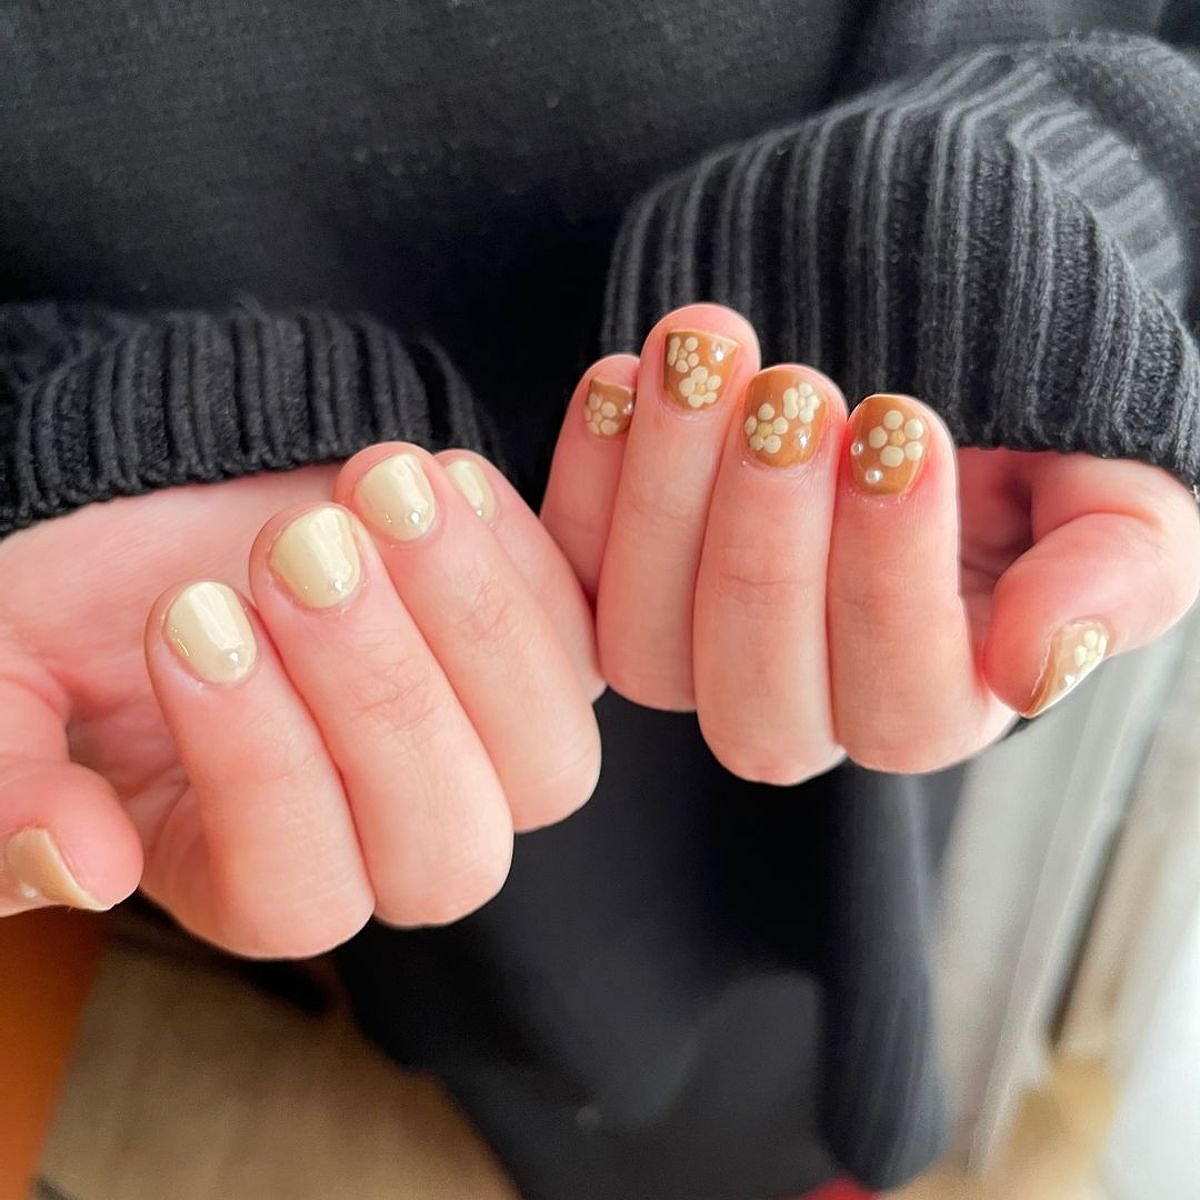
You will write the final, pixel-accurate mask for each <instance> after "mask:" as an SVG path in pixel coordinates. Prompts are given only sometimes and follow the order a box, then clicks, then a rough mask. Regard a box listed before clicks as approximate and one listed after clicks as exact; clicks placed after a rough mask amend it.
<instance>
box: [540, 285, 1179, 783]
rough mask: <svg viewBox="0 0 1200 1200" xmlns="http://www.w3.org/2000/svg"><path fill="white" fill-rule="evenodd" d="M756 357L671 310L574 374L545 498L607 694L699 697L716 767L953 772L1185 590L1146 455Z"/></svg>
mask: <svg viewBox="0 0 1200 1200" xmlns="http://www.w3.org/2000/svg"><path fill="white" fill-rule="evenodd" d="M760 367H761V364H760V361H759V349H758V343H757V339H756V337H755V333H754V330H753V329H752V328H751V327H750V326H749V324H748V323H747V322H746V321H745V320H743V319H742V318H741V317H740V316H738V315H737V314H736V313H733V312H731V311H729V310H728V309H725V308H721V307H719V306H716V305H711V304H696V305H690V306H688V307H686V308H684V309H680V310H678V311H676V312H673V313H670V314H669V315H668V316H666V317H664V318H663V319H662V320H661V321H660V322H659V323H658V324H657V325H656V326H655V328H654V329H653V330H652V331H651V333H650V334H649V336H648V337H647V339H646V342H645V345H644V346H643V347H642V350H641V354H640V356H638V357H635V356H633V355H628V354H619V355H613V356H610V357H608V358H605V359H603V360H601V361H600V362H598V363H596V364H594V366H592V367H591V368H590V369H589V370H588V371H587V372H586V373H585V374H584V377H583V379H582V380H581V381H580V383H579V386H578V388H577V389H576V391H575V394H574V395H573V397H572V398H571V401H570V405H569V408H568V411H567V414H566V419H565V421H564V423H563V427H562V431H561V434H560V437H559V442H558V446H557V449H556V452H555V457H554V462H553V466H552V469H551V476H550V481H549V485H548V488H547V492H546V497H545V501H544V505H543V509H542V519H543V521H544V523H545V524H546V526H547V528H548V529H549V530H550V532H551V533H552V534H553V535H554V537H555V539H556V541H557V542H558V543H559V545H560V546H561V547H562V549H563V551H564V553H565V554H566V555H567V557H568V558H569V559H570V561H571V563H572V564H573V566H574V567H575V570H576V572H577V574H578V575H579V578H580V580H581V581H582V582H583V585H584V587H585V589H586V590H587V592H588V594H589V595H590V596H591V598H592V599H593V602H594V605H595V610H596V627H597V639H598V644H599V652H600V661H601V667H602V671H603V674H604V676H605V678H606V680H607V681H608V683H609V684H610V685H611V686H612V687H613V688H614V689H615V690H616V691H618V692H620V693H621V694H623V695H624V696H626V697H628V698H629V699H631V700H634V701H635V702H637V703H640V704H644V705H648V706H650V707H653V708H662V709H674V710H685V711H690V710H693V709H694V710H696V711H697V713H698V716H699V720H700V725H701V728H702V730H703V733H704V736H705V738H706V740H707V741H708V744H709V746H710V748H711V749H712V751H713V753H714V754H715V755H716V757H717V758H718V759H719V760H720V761H721V762H722V763H723V764H724V765H725V766H726V767H727V768H728V769H729V770H730V771H732V772H734V773H735V774H737V775H740V776H742V777H743V778H746V779H752V780H760V781H764V782H769V783H776V784H788V783H795V782H799V781H801V780H804V779H807V778H810V777H812V776H814V775H817V774H819V773H821V772H823V771H825V770H827V769H828V768H829V767H831V766H832V765H834V764H835V763H837V762H838V761H839V760H840V759H841V758H842V757H844V756H846V755H848V756H849V757H850V758H852V759H853V760H855V761H856V762H858V763H860V764H862V765H864V766H868V767H873V768H877V769H880V770H887V771H896V772H922V771H929V770H933V769H936V768H939V767H944V766H948V765H950V764H952V763H955V762H959V761H961V760H963V759H965V758H967V757H969V756H970V755H972V754H974V753H976V752H977V751H979V750H981V749H982V748H984V747H985V746H987V745H988V744H989V743H991V742H992V741H994V740H995V739H996V738H997V737H998V736H999V735H1000V734H1001V733H1002V732H1003V731H1004V729H1005V728H1006V727H1007V726H1008V725H1009V724H1010V722H1011V721H1012V720H1013V717H1014V713H1024V714H1027V715H1035V714H1037V713H1040V712H1043V711H1044V710H1045V709H1046V708H1048V707H1049V706H1050V705H1052V704H1054V703H1055V702H1056V701H1058V700H1059V699H1061V698H1062V697H1063V696H1065V695H1066V694H1067V693H1068V692H1069V691H1070V690H1071V689H1072V688H1073V687H1074V686H1075V685H1076V684H1078V683H1079V682H1080V681H1081V680H1082V679H1083V678H1084V677H1085V676H1086V675H1087V674H1089V673H1090V672H1091V671H1092V670H1094V669H1095V668H1096V667H1097V666H1098V665H1099V664H1100V662H1101V661H1102V660H1103V659H1104V658H1105V657H1106V656H1107V655H1111V654H1112V653H1113V652H1116V651H1122V650H1127V649H1132V648H1134V647H1136V646H1140V645H1144V644H1145V643H1146V642H1148V641H1150V640H1152V639H1153V638H1155V637H1157V636H1158V635H1159V634H1161V633H1162V632H1163V631H1164V630H1166V629H1167V628H1169V627H1170V626H1171V625H1172V624H1173V623H1174V622H1175V621H1177V620H1178V619H1179V617H1180V616H1181V615H1182V614H1183V613H1184V612H1185V611H1186V610H1187V609H1188V607H1189V606H1190V605H1191V604H1192V602H1193V600H1194V598H1195V596H1196V593H1197V588H1198V586H1200V536H1198V533H1200V523H1198V521H1197V509H1196V504H1195V501H1194V500H1193V498H1192V496H1191V494H1190V493H1189V492H1188V491H1187V489H1186V488H1184V487H1183V485H1182V484H1180V483H1179V482H1178V481H1176V480H1175V479H1173V478H1172V477H1171V476H1169V475H1168V474H1166V473H1165V472H1163V471H1161V470H1159V469H1158V468H1155V467H1150V466H1147V465H1144V464H1142V463H1138V462H1126V461H1113V460H1100V459H1096V458H1092V457H1089V456H1087V455H1083V454H1074V455H1061V454H1054V453H1020V452H1014V451H1007V450H994V451H982V450H973V449H962V450H956V448H955V446H954V445H953V443H952V441H951V439H950V436H949V434H948V432H947V430H946V428H945V426H944V425H943V424H942V422H941V421H940V420H939V419H938V417H937V415H936V414H935V413H934V412H933V411H932V410H931V409H930V408H928V407H927V406H926V405H924V404H922V403H921V402H920V401H919V400H916V399H914V398H912V397H909V396H902V395H892V394H881V395H876V396H871V397H868V398H867V399H865V400H863V401H862V403H860V404H859V405H858V406H857V407H856V408H855V409H854V411H853V412H852V413H850V414H849V415H848V414H847V406H846V402H845V400H844V399H843V397H842V394H841V392H840V391H839V390H838V388H837V386H836V385H835V384H834V383H833V381H831V380H830V379H828V378H826V377H825V376H824V375H822V374H821V373H819V372H817V371H814V370H812V369H811V368H808V367H805V366H801V365H798V364H779V365H774V366H770V367H768V368H766V369H760ZM609 409H611V410H612V412H611V414H609V421H610V424H609V425H607V426H605V425H604V424H602V423H600V421H598V420H597V418H596V415H595V414H596V413H599V414H600V416H601V417H604V416H605V414H607V413H609ZM617 412H620V413H623V414H627V415H624V416H623V417H622V418H621V419H620V420H618V419H616V416H615V414H616V413H617Z"/></svg>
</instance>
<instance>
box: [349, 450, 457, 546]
mask: <svg viewBox="0 0 1200 1200" xmlns="http://www.w3.org/2000/svg"><path fill="white" fill-rule="evenodd" d="M356 495H357V497H358V503H359V507H360V510H361V512H362V514H363V516H364V517H366V519H367V521H368V522H369V523H370V524H371V525H372V526H373V527H374V528H375V529H377V530H378V531H379V532H380V533H383V534H386V535H387V536H388V537H390V538H395V539H397V540H399V541H402V542H409V541H412V540H413V539H414V538H419V537H421V536H422V534H425V533H427V532H428V531H429V528H430V527H431V526H432V525H433V519H434V517H435V516H436V514H437V505H436V504H435V503H434V499H433V489H432V488H431V487H430V486H429V480H428V479H426V478H425V471H424V470H423V469H422V467H421V460H420V459H419V458H418V457H417V456H416V455H415V454H394V455H392V457H391V458H385V459H384V460H383V462H381V463H376V464H375V466H373V467H372V468H371V469H370V470H369V471H368V472H367V473H366V474H365V475H364V476H363V477H362V479H361V480H360V481H359V485H358V491H357V493H356Z"/></svg>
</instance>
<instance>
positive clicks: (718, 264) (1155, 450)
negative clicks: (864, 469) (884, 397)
mask: <svg viewBox="0 0 1200 1200" xmlns="http://www.w3.org/2000/svg"><path fill="white" fill-rule="evenodd" d="M1198 131H1200V66H1198V64H1197V61H1196V57H1195V55H1191V54H1188V53H1185V52H1183V51H1180V50H1176V49H1173V48H1171V47H1168V46H1166V45H1164V44H1163V43H1161V42H1159V41H1155V40H1153V39H1149V38H1135V37H1118V36H1115V35H1109V34H1106V35H1104V36H1102V37H1094V38H1089V39H1086V40H1062V41H1055V42H1041V43H1037V44H1013V45H1005V46H991V47H985V48H982V49H976V50H973V51H971V52H968V53H964V54H960V55H958V56H956V57H954V58H952V59H950V60H948V61H945V62H944V63H942V64H941V65H939V66H938V67H936V68H935V69H930V70H927V71H924V72H922V74H921V75H920V76H919V77H916V76H909V77H906V78H903V79H899V80H894V81H891V82H888V83H886V84H883V85H881V86H878V87H874V88H872V89H870V90H867V91H864V92H862V93H861V94H858V95H855V96H853V97H852V98H849V99H846V100H844V101H842V102H840V103H838V104H837V105H835V106H834V107H831V108H828V109H826V110H825V111H823V112H820V113H818V114H815V115H812V116H810V117H808V118H806V119H804V120H801V121H799V122H798V123H797V124H795V125H793V126H791V127H789V128H784V129H779V130H776V131H773V132H770V133H768V134H765V135H763V136H761V137H758V138H756V139H754V140H752V141H750V142H747V143H745V144H742V145H735V146H730V147H727V148H725V149H722V150H720V151H718V152H716V153H714V154H713V155H711V156H710V157H708V158H707V159H705V160H704V161H703V162H701V163H699V164H696V165H694V166H692V167H690V168H689V169H687V170H685V171H684V172H683V173H681V174H679V175H678V176H676V177H674V178H671V179H669V180H667V181H666V182H665V183H663V184H662V185H661V186H660V187H658V188H657V189H655V190H654V191H652V192H650V193H648V194H646V195H645V196H643V197H642V198H641V199H640V200H639V201H637V202H636V203H635V204H634V205H633V206H632V208H631V209H630V210H629V211H628V213H627V214H626V217H625V220H624V222H623V225H622V229H621V232H620V235H619V237H618V241H617V244H616V247H615V250H614V258H613V262H612V266H611V271H610V277H609V286H608V295H607V300H606V317H605V325H604V332H603V341H604V342H605V349H609V350H615V349H618V348H621V349H624V348H628V347H630V346H633V345H636V344H637V342H638V341H639V338H640V335H641V334H643V333H644V332H645V330H646V329H647V328H648V327H649V325H650V324H651V323H652V321H653V320H654V319H655V318H656V317H657V316H659V315H661V314H662V313H663V312H664V311H666V310H667V309H669V308H671V307H673V306H675V305H677V304H680V303H684V302H687V301H691V300H696V299H715V300H718V301H721V302H724V303H727V304H729V305H731V306H732V307H734V308H736V309H738V310H740V311H741V312H743V313H744V314H745V315H746V316H748V317H749V318H750V319H751V320H752V321H753V323H754V324H755V326H756V328H757V329H758V330H759V334H760V337H761V339H762V342H763V352H764V358H765V360H766V361H772V360H791V359H798V360H800V361H804V362H808V363H811V364H813V365H814V366H816V367H819V368H820V369H821V370H823V371H825V372H827V373H828V374H829V375H830V376H831V377H833V378H834V379H836V380H838V381H839V382H840V383H841V384H842V385H843V386H844V387H845V389H846V392H847V396H848V397H849V398H850V399H851V401H852V402H853V400H854V399H855V398H857V397H860V396H862V395H865V394H867V393H869V392H872V391H884V390H887V391H893V390H899V391H909V392H911V393H913V394H915V395H918V396H920V397H922V398H923V399H924V400H926V401H928V402H929V403H930V404H932V405H933V406H934V407H935V408H936V409H937V410H938V411H939V412H940V413H941V414H942V416H943V417H944V418H945V419H946V421H947V423H948V424H949V426H950V429H951V432H952V433H953V435H954V436H955V438H956V440H957V441H958V442H959V444H960V445H971V446H987V447H992V446H1006V447H1009V448H1012V449H1022V450H1060V451H1086V452H1088V453H1091V454H1096V455H1106V456H1119V457H1127V458H1137V459H1142V460H1144V461H1146V462H1150V463H1155V464H1158V465H1160V466H1163V467H1165V468H1167V469H1168V470H1170V471H1172V472H1174V473H1175V474H1176V475H1177V476H1178V477H1179V478H1180V479H1182V480H1183V481H1184V482H1186V483H1187V484H1188V485H1190V486H1193V487H1194V486H1195V485H1196V484H1197V482H1198V481H1200V353H1198V348H1197V340H1196V330H1197V326H1198V325H1200V293H1198V289H1197V275H1198V273H1200V261H1198V259H1200V155H1197V153H1196V137H1197V133H1198Z"/></svg>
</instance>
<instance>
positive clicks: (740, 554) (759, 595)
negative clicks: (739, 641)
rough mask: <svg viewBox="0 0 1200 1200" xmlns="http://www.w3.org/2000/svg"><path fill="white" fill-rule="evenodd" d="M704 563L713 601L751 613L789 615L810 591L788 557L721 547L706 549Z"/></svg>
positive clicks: (731, 546)
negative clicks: (725, 602) (728, 604)
mask: <svg viewBox="0 0 1200 1200" xmlns="http://www.w3.org/2000/svg"><path fill="white" fill-rule="evenodd" d="M705 560H706V565H707V566H708V572H707V573H708V575H709V578H710V580H711V583H712V587H713V589H714V591H715V594H716V596H717V598H718V599H721V600H730V601H732V602H734V603H736V604H738V605H740V606H741V607H743V608H746V609H747V610H750V611H751V612H760V613H768V614H769V613H775V612H788V611H791V610H792V609H793V608H794V607H795V606H796V605H798V604H804V603H805V602H806V600H807V599H808V597H809V594H810V593H811V591H812V589H811V587H809V586H806V584H805V583H804V582H803V575H802V572H801V570H800V567H799V564H798V563H797V562H796V561H795V560H794V559H792V558H791V556H789V555H780V554H771V553H766V552H764V551H763V550H762V549H761V548H760V547H757V546H753V545H751V546H739V545H721V546H716V547H710V548H706V550H705Z"/></svg>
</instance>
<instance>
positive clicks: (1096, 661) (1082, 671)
mask: <svg viewBox="0 0 1200 1200" xmlns="http://www.w3.org/2000/svg"><path fill="white" fill-rule="evenodd" d="M1107 652H1108V630H1107V629H1106V628H1105V627H1104V625H1102V624H1101V623H1100V622H1099V621H1074V622H1072V623H1071V624H1070V625H1064V626H1063V628H1062V629H1060V630H1059V631H1058V633H1056V634H1055V635H1054V640H1053V641H1052V642H1051V643H1050V653H1049V654H1048V655H1047V656H1046V665H1045V667H1043V668H1042V677H1041V678H1040V679H1039V680H1038V684H1037V687H1036V688H1035V689H1034V693H1033V699H1032V700H1031V701H1030V703H1029V707H1028V708H1027V709H1025V711H1024V712H1023V713H1022V715H1023V716H1026V717H1036V716H1037V715H1038V714H1039V713H1044V712H1045V711H1046V709H1048V708H1049V707H1050V706H1051V705H1052V704H1057V703H1058V702H1059V701H1060V700H1061V699H1062V698H1063V697H1064V696H1065V695H1066V694H1067V693H1068V692H1069V691H1071V690H1072V689H1074V688H1075V687H1077V686H1078V685H1079V683H1080V682H1082V680H1084V679H1086V678H1087V676H1089V675H1090V674H1091V673H1092V672H1093V671H1094V670H1095V669H1096V668H1097V667H1098V666H1099V665H1100V664H1101V662H1103V661H1104V656H1105V654H1106V653H1107Z"/></svg>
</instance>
